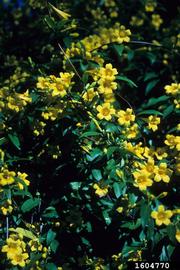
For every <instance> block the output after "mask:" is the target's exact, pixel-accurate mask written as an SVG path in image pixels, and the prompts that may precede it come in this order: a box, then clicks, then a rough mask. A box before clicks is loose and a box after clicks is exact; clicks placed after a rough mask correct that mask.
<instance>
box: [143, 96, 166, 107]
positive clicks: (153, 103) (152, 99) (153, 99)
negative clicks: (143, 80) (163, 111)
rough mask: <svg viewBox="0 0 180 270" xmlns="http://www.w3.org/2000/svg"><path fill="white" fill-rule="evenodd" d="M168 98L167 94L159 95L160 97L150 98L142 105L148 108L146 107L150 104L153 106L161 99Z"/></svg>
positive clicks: (161, 100)
mask: <svg viewBox="0 0 180 270" xmlns="http://www.w3.org/2000/svg"><path fill="white" fill-rule="evenodd" d="M168 99H169V96H165V95H164V96H161V97H158V98H150V99H149V100H148V102H147V103H146V104H144V105H143V106H142V107H143V108H148V107H151V106H154V105H157V104H158V103H161V102H163V101H166V100H168Z"/></svg>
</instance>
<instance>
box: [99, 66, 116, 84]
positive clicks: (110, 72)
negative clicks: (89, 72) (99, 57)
mask: <svg viewBox="0 0 180 270" xmlns="http://www.w3.org/2000/svg"><path fill="white" fill-rule="evenodd" d="M117 74H118V72H117V69H116V68H113V67H112V64H106V66H105V68H104V67H102V68H100V70H99V76H100V77H101V78H108V79H109V80H112V81H113V80H114V79H115V75H117Z"/></svg>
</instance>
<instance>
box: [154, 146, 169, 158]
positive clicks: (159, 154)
mask: <svg viewBox="0 0 180 270" xmlns="http://www.w3.org/2000/svg"><path fill="white" fill-rule="evenodd" d="M154 155H155V156H156V158H157V159H158V160H161V159H163V158H167V156H168V154H167V153H166V148H165V147H157V149H156V150H155V151H154Z"/></svg>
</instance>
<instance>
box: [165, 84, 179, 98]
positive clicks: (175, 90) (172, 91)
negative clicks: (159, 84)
mask: <svg viewBox="0 0 180 270" xmlns="http://www.w3.org/2000/svg"><path fill="white" fill-rule="evenodd" d="M164 89H165V91H166V94H168V95H172V96H176V95H178V94H180V83H171V84H170V85H166V86H165V87H164Z"/></svg>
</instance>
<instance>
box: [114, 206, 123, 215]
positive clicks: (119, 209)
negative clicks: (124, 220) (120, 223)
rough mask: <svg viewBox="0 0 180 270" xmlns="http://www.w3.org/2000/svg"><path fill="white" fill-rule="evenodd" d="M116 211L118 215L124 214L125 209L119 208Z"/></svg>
mask: <svg viewBox="0 0 180 270" xmlns="http://www.w3.org/2000/svg"><path fill="white" fill-rule="evenodd" d="M116 211H117V212H118V213H120V214H121V213H122V212H123V207H120V206H119V207H118V208H117V209H116Z"/></svg>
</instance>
